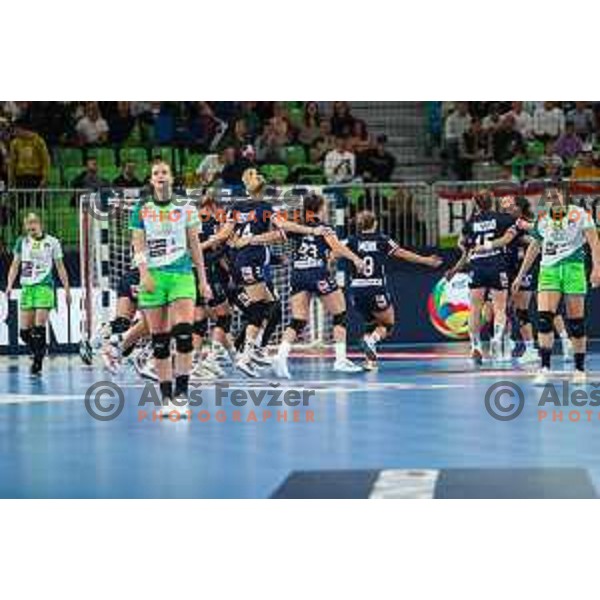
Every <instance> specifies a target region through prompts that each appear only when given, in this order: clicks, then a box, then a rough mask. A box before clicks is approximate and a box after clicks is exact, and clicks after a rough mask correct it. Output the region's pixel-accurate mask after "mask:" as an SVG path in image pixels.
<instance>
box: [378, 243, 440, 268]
mask: <svg viewBox="0 0 600 600" xmlns="http://www.w3.org/2000/svg"><path fill="white" fill-rule="evenodd" d="M390 256H391V257H393V258H397V259H399V260H406V261H408V262H411V263H416V264H418V265H425V266H426V267H431V268H432V269H437V268H438V267H439V266H441V265H442V263H443V262H444V261H443V260H442V259H441V258H440V257H439V256H436V255H435V254H433V255H431V256H423V255H422V254H417V253H416V252H411V251H410V250H407V249H406V248H402V246H398V245H397V244H396V248H395V249H394V250H393V252H391V253H390Z"/></svg>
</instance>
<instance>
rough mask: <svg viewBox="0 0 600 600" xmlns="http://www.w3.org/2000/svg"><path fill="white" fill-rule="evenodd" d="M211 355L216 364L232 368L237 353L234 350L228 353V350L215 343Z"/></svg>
mask: <svg viewBox="0 0 600 600" xmlns="http://www.w3.org/2000/svg"><path fill="white" fill-rule="evenodd" d="M211 355H212V356H213V357H214V360H215V361H216V362H220V363H223V364H224V365H225V366H230V365H233V363H234V360H233V359H234V357H235V352H234V351H233V350H231V352H228V351H227V348H225V346H223V344H221V343H219V342H213V345H212V352H211Z"/></svg>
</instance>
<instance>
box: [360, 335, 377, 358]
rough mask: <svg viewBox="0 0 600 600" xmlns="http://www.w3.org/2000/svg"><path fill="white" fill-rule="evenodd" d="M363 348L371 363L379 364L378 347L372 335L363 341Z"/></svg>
mask: <svg viewBox="0 0 600 600" xmlns="http://www.w3.org/2000/svg"><path fill="white" fill-rule="evenodd" d="M362 347H363V351H364V353H365V356H366V357H367V361H369V362H377V346H376V344H375V342H374V341H373V338H372V337H371V336H370V335H366V336H365V337H364V338H363V340H362Z"/></svg>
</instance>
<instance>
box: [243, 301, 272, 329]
mask: <svg viewBox="0 0 600 600" xmlns="http://www.w3.org/2000/svg"><path fill="white" fill-rule="evenodd" d="M269 304H270V302H269V303H267V302H254V303H253V304H251V305H250V306H249V307H248V308H247V309H246V316H247V318H248V323H250V325H254V326H255V327H262V324H263V321H264V320H265V319H266V318H267V317H268V315H269Z"/></svg>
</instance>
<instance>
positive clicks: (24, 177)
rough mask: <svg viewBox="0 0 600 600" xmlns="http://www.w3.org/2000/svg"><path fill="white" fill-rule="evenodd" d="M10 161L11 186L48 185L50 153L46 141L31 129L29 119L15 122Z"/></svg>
mask: <svg viewBox="0 0 600 600" xmlns="http://www.w3.org/2000/svg"><path fill="white" fill-rule="evenodd" d="M8 161H9V171H8V173H9V176H8V180H9V186H10V187H16V188H30V189H37V188H41V187H45V186H46V182H47V180H48V172H49V170H50V154H49V153H48V148H47V146H46V142H45V141H44V140H43V139H42V137H41V136H40V135H38V134H37V133H35V132H33V131H31V129H30V128H29V124H28V122H27V121H24V120H17V121H16V123H15V124H14V138H13V140H12V141H11V143H10V148H9V154H8Z"/></svg>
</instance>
